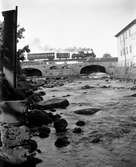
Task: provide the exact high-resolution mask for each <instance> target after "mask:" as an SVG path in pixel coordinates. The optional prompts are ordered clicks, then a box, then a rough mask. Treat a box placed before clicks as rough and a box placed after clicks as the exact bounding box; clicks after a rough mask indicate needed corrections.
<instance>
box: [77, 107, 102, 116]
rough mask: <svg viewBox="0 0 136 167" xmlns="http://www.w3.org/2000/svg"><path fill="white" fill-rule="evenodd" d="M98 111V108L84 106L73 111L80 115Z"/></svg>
mask: <svg viewBox="0 0 136 167" xmlns="http://www.w3.org/2000/svg"><path fill="white" fill-rule="evenodd" d="M98 111H100V109H99V108H84V109H80V110H76V111H74V113H76V114H81V115H92V114H95V113H96V112H98Z"/></svg>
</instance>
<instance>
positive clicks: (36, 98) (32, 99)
mask: <svg viewBox="0 0 136 167" xmlns="http://www.w3.org/2000/svg"><path fill="white" fill-rule="evenodd" d="M42 100H43V97H42V96H41V95H39V94H38V93H34V94H32V95H31V96H29V97H28V98H27V101H28V103H29V104H35V103H38V102H40V101H42Z"/></svg>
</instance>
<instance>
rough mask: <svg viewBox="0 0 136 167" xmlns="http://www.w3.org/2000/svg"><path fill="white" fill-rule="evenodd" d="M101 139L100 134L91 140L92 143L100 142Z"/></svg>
mask: <svg viewBox="0 0 136 167" xmlns="http://www.w3.org/2000/svg"><path fill="white" fill-rule="evenodd" d="M100 141H101V138H100V136H96V137H95V138H93V139H92V140H91V143H99V142H100Z"/></svg>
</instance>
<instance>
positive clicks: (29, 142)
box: [24, 140, 38, 153]
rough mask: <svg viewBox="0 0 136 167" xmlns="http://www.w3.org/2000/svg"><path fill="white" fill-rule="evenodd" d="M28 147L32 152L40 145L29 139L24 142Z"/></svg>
mask: <svg viewBox="0 0 136 167" xmlns="http://www.w3.org/2000/svg"><path fill="white" fill-rule="evenodd" d="M24 145H25V147H26V148H28V150H29V152H30V153H32V152H34V151H36V150H37V148H38V145H37V143H36V141H35V140H27V141H25V142H24Z"/></svg>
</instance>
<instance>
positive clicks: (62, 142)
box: [55, 136, 70, 147]
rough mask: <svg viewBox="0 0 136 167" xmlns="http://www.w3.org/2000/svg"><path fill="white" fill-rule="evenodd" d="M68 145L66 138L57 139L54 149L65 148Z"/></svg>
mask: <svg viewBox="0 0 136 167" xmlns="http://www.w3.org/2000/svg"><path fill="white" fill-rule="evenodd" d="M69 144H70V142H69V141H68V138H67V137H66V136H65V137H60V138H58V139H57V140H56V142H55V146H56V147H65V146H67V145H69Z"/></svg>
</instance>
